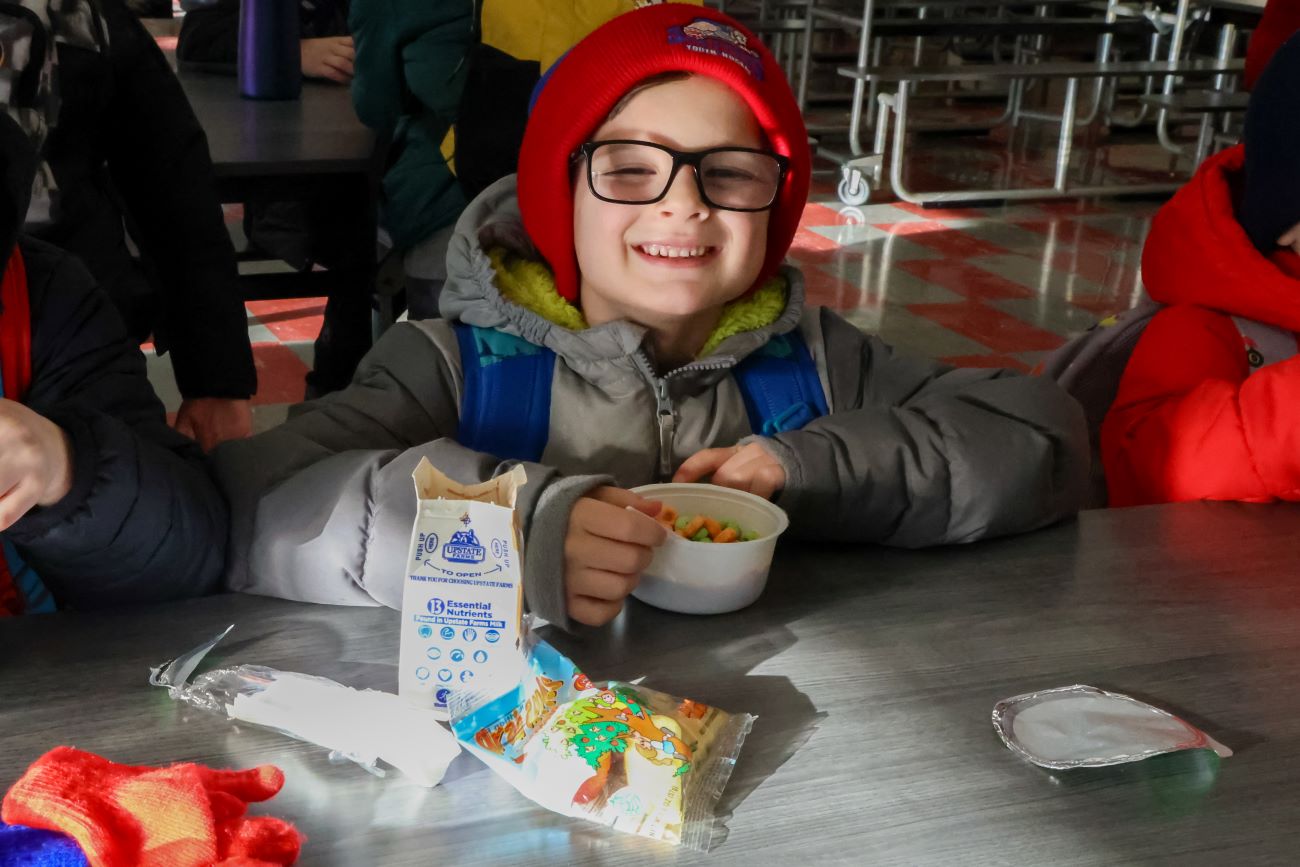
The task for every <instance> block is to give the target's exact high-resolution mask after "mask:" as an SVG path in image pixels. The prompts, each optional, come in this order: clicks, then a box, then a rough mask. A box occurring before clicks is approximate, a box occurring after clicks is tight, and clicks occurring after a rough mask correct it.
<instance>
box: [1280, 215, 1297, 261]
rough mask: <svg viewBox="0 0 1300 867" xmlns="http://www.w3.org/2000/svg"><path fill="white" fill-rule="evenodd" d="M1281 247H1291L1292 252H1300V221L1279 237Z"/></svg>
mask: <svg viewBox="0 0 1300 867" xmlns="http://www.w3.org/2000/svg"><path fill="white" fill-rule="evenodd" d="M1277 244H1278V246H1279V247H1290V248H1291V252H1293V253H1297V254H1300V223H1296V224H1295V225H1294V226H1292V227H1291V228H1290V229H1289V230H1288V231H1287V232H1285V233H1283V235H1282V237H1280V238H1278V239H1277Z"/></svg>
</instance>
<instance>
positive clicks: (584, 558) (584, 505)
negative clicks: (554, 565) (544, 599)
mask: <svg viewBox="0 0 1300 867" xmlns="http://www.w3.org/2000/svg"><path fill="white" fill-rule="evenodd" d="M629 507H631V508H629ZM662 508H663V504H662V503H660V502H658V501H656V500H647V499H645V498H644V497H639V496H637V495H636V494H634V493H632V492H631V491H628V490H624V489H623V488H611V487H602V488H596V489H595V490H593V491H592V492H591V493H589V494H587V495H586V496H585V497H583V498H582V499H580V500H578V502H577V503H576V504H574V507H573V514H571V515H570V516H569V531H568V533H567V534H566V535H565V537H564V599H565V605H566V607H567V608H568V611H569V616H570V617H572V618H573V619H574V620H576V621H578V622H579V623H585V624H587V625H588V626H603V625H604V624H606V623H608V622H609V621H611V620H613V619H614V618H615V617H617V616H618V612H619V611H621V610H622V609H623V600H624V599H626V598H627V595H628V594H629V593H631V592H632V591H633V590H635V589H636V584H637V580H638V579H639V578H640V577H641V572H642V570H644V569H645V567H647V566H649V565H650V561H651V559H653V557H654V549H655V548H656V547H658V546H659V545H662V544H663V542H664V539H665V538H667V534H668V531H667V530H665V529H664V528H663V527H662V526H660V524H659V523H658V522H656V521H651V520H649V518H653V517H654V516H655V515H657V514H659V510H660V509H662ZM647 516H648V517H647Z"/></svg>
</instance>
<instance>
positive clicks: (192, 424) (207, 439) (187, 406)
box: [175, 397, 253, 452]
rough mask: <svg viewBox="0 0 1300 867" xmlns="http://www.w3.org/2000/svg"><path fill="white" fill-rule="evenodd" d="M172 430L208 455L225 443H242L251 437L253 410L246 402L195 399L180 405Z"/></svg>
mask: <svg viewBox="0 0 1300 867" xmlns="http://www.w3.org/2000/svg"><path fill="white" fill-rule="evenodd" d="M175 427H176V430H178V431H180V432H181V433H183V434H185V435H186V436H187V437H189V438H190V439H192V440H195V441H197V442H198V444H199V447H200V448H201V449H203V450H204V451H205V452H210V451H212V450H213V449H215V448H216V447H217V446H219V445H221V444H222V443H224V442H225V441H226V440H242V439H244V438H245V437H248V436H251V435H252V433H253V408H252V405H251V404H250V403H249V402H248V401H246V400H229V399H226V398H221V397H195V398H190V399H189V400H185V401H182V402H181V408H180V410H179V411H178V412H177V413H176V425H175Z"/></svg>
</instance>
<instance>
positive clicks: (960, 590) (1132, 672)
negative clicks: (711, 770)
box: [0, 504, 1300, 867]
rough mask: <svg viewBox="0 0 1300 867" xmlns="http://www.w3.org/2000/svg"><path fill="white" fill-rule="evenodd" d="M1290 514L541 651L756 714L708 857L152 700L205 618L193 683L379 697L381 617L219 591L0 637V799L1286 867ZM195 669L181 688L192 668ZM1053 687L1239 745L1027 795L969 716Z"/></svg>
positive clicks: (677, 621)
mask: <svg viewBox="0 0 1300 867" xmlns="http://www.w3.org/2000/svg"><path fill="white" fill-rule="evenodd" d="M1298 535H1300V508H1297V507H1292V506H1285V505H1283V506H1249V505H1237V504H1192V505H1180V506H1165V507H1153V508H1140V509H1129V510H1116V511H1110V512H1107V511H1096V512H1085V513H1084V514H1083V515H1082V516H1081V517H1080V519H1079V520H1078V521H1077V522H1071V523H1067V524H1064V525H1061V526H1057V527H1054V528H1051V529H1048V530H1045V531H1042V532H1039V533H1033V534H1029V535H1025V536H1021V537H1018V538H1013V539H1006V540H999V541H993V542H988V543H981V544H977V545H973V546H968V547H959V548H950V549H946V550H933V551H917V552H913V551H898V550H884V549H879V548H873V547H853V546H841V545H798V544H786V543H783V544H782V545H781V546H780V547H779V549H778V553H777V562H776V565H775V568H774V571H773V574H772V579H771V583H770V584H769V586H768V590H767V592H766V594H765V595H764V596H763V598H762V599H761V600H760V601H759V602H758V603H757V604H755V605H754V606H752V607H751V608H749V609H748V610H746V611H743V612H740V613H737V614H734V615H729V616H723V617H689V616H682V615H674V614H669V613H666V612H661V611H657V610H654V609H651V608H649V607H646V606H644V605H642V604H640V603H636V602H633V603H632V604H631V605H630V608H629V610H628V611H627V612H626V614H625V615H624V616H623V617H622V618H621V619H620V620H619V621H617V622H616V624H615V625H614V626H613V627H612V628H611V629H609V630H607V631H604V632H600V633H593V634H590V635H587V636H585V637H572V636H565V635H561V634H554V633H553V639H554V643H556V644H557V645H558V646H559V647H560V648H561V649H562V650H564V651H565V652H567V653H568V654H569V655H571V656H572V657H573V658H574V659H575V660H576V661H578V662H579V664H581V665H583V666H584V667H585V668H586V670H587V672H588V673H589V674H590V675H591V676H592V677H593V678H609V677H616V678H620V679H625V680H626V679H631V678H635V677H638V676H641V675H644V676H645V678H646V683H647V684H648V685H652V686H654V687H657V688H659V689H662V690H666V691H670V692H675V693H677V694H679V695H683V696H690V697H694V698H696V699H700V700H703V701H707V702H711V703H714V704H716V705H718V706H720V707H723V708H727V709H733V710H746V711H750V712H752V713H756V714H758V717H759V719H758V722H757V723H756V725H755V728H754V731H753V733H752V734H751V735H750V737H749V740H748V742H747V743H746V744H745V748H744V752H743V753H742V755H741V757H740V760H739V762H738V764H737V766H736V769H735V775H734V776H733V777H732V780H731V784H730V785H729V786H728V788H727V790H726V792H725V794H724V795H723V806H724V809H726V810H727V811H728V812H730V813H731V816H730V819H729V821H728V825H729V828H730V835H729V837H728V838H727V839H726V840H725V841H724V842H722V843H721V845H720V846H718V847H717V848H715V850H714V851H713V853H712V855H711V856H709V857H708V858H707V859H705V858H703V857H702V856H698V855H695V854H692V853H680V852H678V851H677V850H674V849H672V848H670V847H667V846H665V845H663V844H657V843H654V842H651V841H647V840H644V839H640V838H637V837H632V836H628V835H623V834H618V833H615V832H612V831H609V830H606V829H604V828H600V827H596V826H594V825H590V824H586V823H583V822H580V821H577V820H571V819H567V818H564V817H561V816H558V815H555V814H552V813H549V812H547V811H545V810H543V809H541V808H540V807H536V806H534V805H533V804H532V803H531V802H529V801H527V800H525V799H524V798H523V797H522V796H520V795H518V794H516V793H515V792H514V790H513V789H511V788H510V787H509V786H508V785H507V784H506V783H505V782H503V781H502V780H500V779H498V778H496V777H495V776H494V775H493V774H492V773H491V772H490V771H488V770H487V769H486V768H485V767H483V766H482V765H480V764H479V763H478V762H477V760H475V759H473V758H471V757H469V756H467V755H463V756H461V757H460V758H458V759H457V760H456V762H455V763H454V764H453V765H452V769H451V772H450V774H449V777H448V780H447V781H446V782H444V784H443V785H441V786H439V787H438V788H436V789H433V790H423V789H420V788H418V787H416V786H414V785H412V784H410V783H408V782H407V781H405V780H404V779H402V778H401V777H400V776H393V777H390V778H388V779H377V778H375V777H372V776H369V775H367V774H366V773H365V772H363V771H361V770H360V769H358V768H356V767H353V766H351V765H346V764H344V765H331V764H330V763H329V762H328V761H327V759H326V757H325V754H324V752H323V751H322V750H320V749H318V748H316V747H312V746H307V745H304V744H300V743H298V742H295V741H292V740H289V739H287V738H283V737H281V736H279V735H276V734H273V733H270V732H267V731H262V730H258V729H254V728H250V727H246V726H239V727H236V726H234V725H232V724H231V723H229V722H227V721H225V720H222V719H218V718H215V717H211V716H206V715H204V714H202V713H200V712H198V711H192V710H188V709H186V708H184V707H182V706H180V705H178V704H176V703H174V702H172V701H171V700H170V699H169V698H168V697H167V695H166V693H165V692H164V691H163V690H161V689H157V688H154V687H150V686H148V685H147V683H146V679H147V675H148V669H149V666H150V665H153V664H157V663H159V662H161V661H163V660H164V659H166V658H168V657H170V656H172V655H174V654H176V653H178V652H180V651H182V650H185V649H188V648H189V647H191V646H193V645H195V644H197V643H199V642H200V641H201V640H203V639H206V638H208V637H209V636H211V635H213V634H214V633H216V632H217V631H218V630H219V629H220V628H222V627H224V626H225V625H226V624H228V623H232V622H233V623H235V624H237V626H236V628H235V631H234V632H232V633H231V635H230V636H229V637H228V638H227V639H226V642H225V643H224V644H223V645H222V646H221V647H219V648H218V650H217V652H216V654H215V656H216V659H215V660H212V658H210V660H209V662H208V663H205V665H204V666H203V669H206V668H207V667H209V665H210V664H212V662H213V661H215V662H219V663H226V664H234V663H240V662H248V663H259V664H262V665H268V666H273V667H277V668H281V669H288V670H296V671H304V672H311V673H316V674H323V675H326V676H330V677H334V678H336V679H339V680H342V681H344V682H346V683H349V684H352V685H356V686H369V687H377V688H383V689H393V688H394V687H395V683H396V671H395V668H394V663H395V661H396V654H397V647H396V637H395V634H394V630H395V628H396V625H397V617H398V615H397V614H396V613H395V612H392V611H388V610H385V609H347V608H331V607H323V606H310V605H303V604H296V603H289V602H280V601H273V600H269V599H261V598H256V597H247V596H223V597H216V598H209V599H201V600H194V601H189V602H184V603H177V604H171V605H161V606H158V607H154V608H147V609H140V610H135V611H122V612H119V613H99V614H78V613H63V614H57V615H51V616H33V617H27V618H19V619H17V620H13V621H9V622H0V732H3V733H4V734H3V738H0V787H4V788H7V787H8V786H9V784H10V783H12V781H13V780H14V779H15V778H16V777H17V776H18V775H19V774H20V773H21V772H22V770H23V768H24V767H25V766H26V765H27V764H28V763H29V762H30V761H32V760H33V759H35V758H36V757H37V756H38V755H40V754H41V753H42V752H44V751H45V750H47V749H49V748H50V747H53V746H54V745H56V744H73V745H76V746H78V747H81V748H83V749H87V750H92V751H94V752H98V753H100V754H102V755H105V756H107V757H109V758H111V759H114V760H116V761H120V762H129V763H141V764H145V763H148V764H163V763H166V762H172V761H181V760H186V761H199V762H205V763H208V764H212V765H216V766H241V767H242V766H251V765H254V764H258V763H262V762H274V763H276V764H278V765H280V766H281V767H282V768H283V769H284V770H285V773H286V775H287V777H288V782H287V785H286V787H285V790H284V791H283V792H282V793H281V794H280V795H279V796H277V797H276V798H275V799H273V800H272V801H270V802H269V803H268V804H266V805H262V806H257V807H254V811H255V812H270V813H273V814H275V815H280V816H283V817H286V818H288V819H290V820H292V821H293V822H295V823H296V824H297V825H298V827H299V828H300V829H302V830H303V831H305V832H306V834H307V838H308V839H307V844H306V848H305V849H304V852H303V859H302V863H303V864H306V865H349V867H351V865H364V864H376V865H389V864H436V865H478V864H484V865H486V864H491V865H511V864H519V865H522V864H606V865H631V864H644V863H668V862H673V863H707V864H710V865H722V864H728V865H729V864H743V865H746V867H759V865H767V864H792V863H798V864H823V863H832V864H855V865H856V864H875V863H882V864H943V865H949V864H952V865H956V864H961V865H967V864H981V865H982V864H995V863H996V864H1011V865H1036V864H1108V865H1109V864H1121V863H1123V864H1131V863H1153V862H1160V863H1168V864H1216V865H1217V864H1247V863H1248V864H1264V863H1294V860H1295V857H1296V853H1297V852H1300V823H1297V822H1296V818H1295V817H1296V816H1297V814H1300V788H1297V786H1296V785H1295V780H1296V777H1297V775H1298V774H1300V687H1297V683H1298V682H1300V678H1298V677H1297V675H1298V673H1300V672H1298V669H1300V592H1297V586H1298V585H1300V569H1298V568H1297V564H1296V553H1295V549H1296V542H1295V540H1296V538H1297V536H1298ZM203 669H201V670H203ZM1071 683H1090V684H1093V685H1096V686H1100V687H1104V688H1109V689H1114V690H1118V691H1121V692H1126V693H1130V694H1133V695H1135V696H1138V697H1141V698H1144V699H1146V700H1149V701H1153V702H1156V703H1158V704H1159V705H1161V706H1163V707H1165V708H1168V709H1169V710H1171V711H1173V712H1175V713H1179V714H1181V715H1183V716H1185V717H1186V718H1187V719H1189V720H1190V721H1192V722H1194V723H1196V724H1198V725H1200V726H1201V727H1203V728H1205V729H1206V730H1207V731H1208V732H1209V734H1210V735H1211V736H1213V737H1215V738H1217V739H1218V740H1220V741H1222V742H1223V743H1225V744H1227V745H1228V746H1230V747H1232V748H1233V749H1235V750H1236V751H1237V754H1236V755H1235V756H1234V757H1232V758H1229V759H1224V760H1222V762H1221V763H1220V762H1219V761H1218V760H1217V759H1216V758H1215V757H1214V756H1213V755H1212V754H1209V753H1207V752H1196V753H1190V754H1184V755H1181V756H1170V757H1162V758H1157V759H1154V760H1151V761H1148V762H1145V763H1141V764H1136V765H1128V766H1126V767H1123V768H1120V769H1107V770H1086V771H1073V772H1066V773H1058V774H1052V773H1049V772H1047V771H1044V770H1041V769H1039V768H1036V767H1034V766H1032V765H1029V764H1027V763H1025V762H1023V761H1021V760H1020V759H1018V758H1016V757H1015V756H1014V755H1012V753H1011V752H1010V751H1008V750H1007V749H1006V748H1005V747H1004V746H1003V745H1002V743H1001V742H1000V741H999V740H998V738H997V737H996V735H995V734H994V732H993V728H992V726H991V725H990V722H989V715H990V711H991V710H992V707H993V704H994V703H995V702H996V701H997V700H999V699H1001V698H1005V697H1008V696H1011V695H1016V694H1019V693H1021V692H1026V691H1029V690H1035V689H1042V688H1046V687H1053V686H1062V685H1066V684H1071Z"/></svg>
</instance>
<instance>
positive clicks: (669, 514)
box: [659, 505, 677, 524]
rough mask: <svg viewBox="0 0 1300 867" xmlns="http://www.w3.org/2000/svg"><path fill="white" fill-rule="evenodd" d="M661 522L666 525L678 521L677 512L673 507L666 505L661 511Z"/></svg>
mask: <svg viewBox="0 0 1300 867" xmlns="http://www.w3.org/2000/svg"><path fill="white" fill-rule="evenodd" d="M659 520H660V521H663V522H664V523H665V524H672V523H675V522H676V521H677V510H676V509H674V508H673V507H672V506H668V505H665V506H664V507H663V508H662V509H660V510H659Z"/></svg>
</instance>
